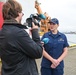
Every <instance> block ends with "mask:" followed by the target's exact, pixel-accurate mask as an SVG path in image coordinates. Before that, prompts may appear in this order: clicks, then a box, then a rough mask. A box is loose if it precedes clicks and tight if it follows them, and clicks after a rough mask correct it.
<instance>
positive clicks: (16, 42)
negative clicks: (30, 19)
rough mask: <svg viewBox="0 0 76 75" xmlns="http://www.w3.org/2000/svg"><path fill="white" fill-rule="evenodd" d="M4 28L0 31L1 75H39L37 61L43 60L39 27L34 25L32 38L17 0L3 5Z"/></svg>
mask: <svg viewBox="0 0 76 75" xmlns="http://www.w3.org/2000/svg"><path fill="white" fill-rule="evenodd" d="M2 12H3V19H4V23H3V27H2V29H1V31H0V56H1V61H2V72H1V73H2V74H1V75H38V70H37V66H36V62H35V59H38V58H41V57H42V53H43V48H42V44H41V42H40V37H39V34H38V26H36V25H35V24H34V23H32V25H33V26H32V28H31V33H32V38H30V36H29V34H28V33H27V32H26V30H25V28H26V27H25V26H23V25H22V24H21V20H22V16H23V13H22V7H21V5H20V4H19V3H18V2H17V1H15V0H9V1H7V2H6V3H5V4H4V5H3V9H2Z"/></svg>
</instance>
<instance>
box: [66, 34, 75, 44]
mask: <svg viewBox="0 0 76 75" xmlns="http://www.w3.org/2000/svg"><path fill="white" fill-rule="evenodd" d="M65 35H66V37H67V40H68V43H69V45H72V44H76V34H65Z"/></svg>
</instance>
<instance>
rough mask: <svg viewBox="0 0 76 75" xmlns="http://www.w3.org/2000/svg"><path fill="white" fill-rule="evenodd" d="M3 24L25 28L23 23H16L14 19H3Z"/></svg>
mask: <svg viewBox="0 0 76 75" xmlns="http://www.w3.org/2000/svg"><path fill="white" fill-rule="evenodd" d="M5 25H13V26H16V27H19V28H24V29H27V27H26V26H25V25H22V24H21V23H18V22H17V21H16V20H14V19H10V20H5V21H4V23H3V26H5Z"/></svg>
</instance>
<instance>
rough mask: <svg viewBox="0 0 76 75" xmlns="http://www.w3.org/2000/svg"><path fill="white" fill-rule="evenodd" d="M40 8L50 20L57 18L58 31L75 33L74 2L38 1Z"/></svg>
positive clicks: (61, 0)
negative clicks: (58, 23)
mask: <svg viewBox="0 0 76 75" xmlns="http://www.w3.org/2000/svg"><path fill="white" fill-rule="evenodd" d="M39 2H41V8H42V10H43V11H44V12H47V13H48V14H49V15H50V16H51V18H54V17H56V18H58V19H59V22H60V27H59V30H61V31H76V0H39Z"/></svg>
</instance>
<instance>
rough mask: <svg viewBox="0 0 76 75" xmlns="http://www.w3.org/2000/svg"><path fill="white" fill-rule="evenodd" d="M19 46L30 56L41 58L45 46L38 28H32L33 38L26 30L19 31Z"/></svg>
mask: <svg viewBox="0 0 76 75" xmlns="http://www.w3.org/2000/svg"><path fill="white" fill-rule="evenodd" d="M17 35H18V36H17V43H18V48H19V49H20V50H21V51H22V52H23V53H25V54H26V55H27V56H29V57H30V58H40V57H41V56H42V52H43V48H42V45H41V42H40V37H39V35H38V30H35V29H34V30H32V39H31V38H30V36H29V35H28V33H27V32H26V31H25V30H19V31H18V33H17Z"/></svg>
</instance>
